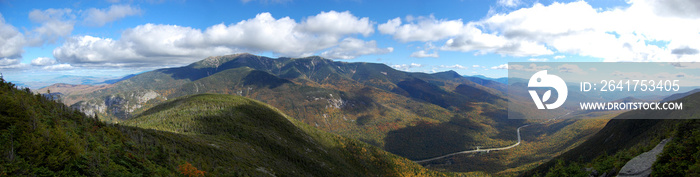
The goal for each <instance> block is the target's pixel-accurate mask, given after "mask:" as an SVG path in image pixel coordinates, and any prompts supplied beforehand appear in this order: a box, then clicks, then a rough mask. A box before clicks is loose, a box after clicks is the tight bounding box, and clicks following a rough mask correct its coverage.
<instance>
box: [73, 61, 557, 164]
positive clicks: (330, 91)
mask: <svg viewBox="0 0 700 177" xmlns="http://www.w3.org/2000/svg"><path fill="white" fill-rule="evenodd" d="M505 87H506V86H505V84H501V83H499V82H496V81H491V80H486V79H480V78H467V77H462V76H461V75H459V74H458V73H457V72H454V71H446V72H440V73H432V74H427V73H410V72H403V71H399V70H396V69H394V68H391V67H389V66H387V65H385V64H378V63H364V62H356V63H348V62H341V61H333V60H329V59H324V58H321V57H316V56H313V57H304V58H284V57H282V58H276V59H275V58H268V57H264V56H256V55H252V54H245V53H244V54H235V55H226V56H214V57H208V58H206V59H203V60H201V61H198V62H194V63H192V64H190V65H187V66H183V67H175V68H163V69H158V70H154V71H150V72H145V73H141V74H138V75H136V76H134V77H131V78H128V79H126V80H122V81H119V82H117V83H114V84H110V85H107V86H105V87H104V88H101V89H97V90H93V91H89V92H74V93H78V94H69V95H65V96H64V97H63V98H64V99H66V100H75V104H72V107H74V108H76V109H80V110H81V111H83V112H86V113H87V114H88V115H93V114H97V115H98V116H99V117H100V118H101V119H102V120H103V121H107V122H128V121H131V119H133V118H135V117H136V116H138V115H141V114H143V113H144V112H146V111H147V110H149V109H151V108H153V107H154V106H156V105H158V104H160V103H163V102H167V101H169V100H171V99H175V98H179V97H185V96H190V95H196V94H203V93H217V94H229V95H239V96H244V97H247V98H252V99H255V100H258V101H261V102H264V103H266V104H269V105H272V106H274V107H276V108H278V109H279V110H280V111H282V112H284V113H285V114H287V115H289V116H291V117H294V118H296V119H298V120H299V121H301V122H303V123H305V124H307V125H309V126H312V127H316V128H319V129H321V130H324V131H328V132H331V133H334V134H338V135H341V136H344V137H348V138H352V139H356V140H361V141H364V142H366V143H369V144H372V145H375V146H377V147H380V148H383V149H385V150H388V151H389V152H391V153H394V154H398V155H401V156H403V157H406V158H409V159H414V160H415V159H425V158H430V157H435V156H439V155H444V154H447V153H452V152H455V151H461V150H470V149H472V148H473V147H475V146H482V147H499V146H502V145H510V144H513V143H515V141H517V140H516V139H514V138H512V137H511V136H510V135H511V134H512V133H513V132H515V131H516V129H517V127H519V126H522V125H524V124H526V122H527V121H526V120H517V119H508V117H507V116H508V112H507V109H506V108H507V107H506V106H507V103H506V99H505V98H504V90H505ZM567 125H568V124H567ZM565 126H566V125H565ZM426 130H427V131H428V132H429V133H422V132H426ZM553 131H557V129H555V130H553ZM543 132H544V131H543ZM513 135H514V134H513ZM407 138H410V139H411V143H408V144H407V143H406V141H403V140H405V139H407ZM454 138H458V139H459V140H458V141H455V139H454ZM436 143H438V144H436ZM427 147H432V148H427ZM460 158H461V157H460ZM545 158H546V157H545ZM537 160H539V159H532V161H527V163H530V162H533V161H537ZM501 165H502V167H503V168H501V167H500V166H499V168H497V169H507V168H508V165H511V164H509V163H503V164H501ZM481 168H490V167H483V166H482V167H479V168H475V169H473V170H474V171H481V170H482V169H481Z"/></svg>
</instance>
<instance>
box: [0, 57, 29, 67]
mask: <svg viewBox="0 0 700 177" xmlns="http://www.w3.org/2000/svg"><path fill="white" fill-rule="evenodd" d="M25 67H27V64H24V63H20V61H19V59H9V58H2V59H0V69H18V68H25Z"/></svg>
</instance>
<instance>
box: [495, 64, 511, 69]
mask: <svg viewBox="0 0 700 177" xmlns="http://www.w3.org/2000/svg"><path fill="white" fill-rule="evenodd" d="M491 69H508V63H506V64H502V65H498V66H493V67H491Z"/></svg>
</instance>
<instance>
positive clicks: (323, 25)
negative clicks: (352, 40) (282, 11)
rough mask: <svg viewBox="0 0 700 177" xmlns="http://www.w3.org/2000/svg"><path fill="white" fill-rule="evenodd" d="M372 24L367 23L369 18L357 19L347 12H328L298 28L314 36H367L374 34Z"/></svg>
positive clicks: (310, 18)
mask: <svg viewBox="0 0 700 177" xmlns="http://www.w3.org/2000/svg"><path fill="white" fill-rule="evenodd" d="M373 24H374V22H372V21H369V18H367V17H364V18H357V17H355V16H354V15H352V14H351V13H350V12H349V11H345V12H336V11H330V12H321V13H320V14H318V15H316V16H312V17H309V18H307V19H306V21H304V22H302V23H301V24H300V25H299V28H301V30H303V31H305V32H310V33H314V34H326V35H336V36H340V35H347V34H355V33H360V34H362V35H364V36H369V35H370V34H372V33H373V32H374V25H373Z"/></svg>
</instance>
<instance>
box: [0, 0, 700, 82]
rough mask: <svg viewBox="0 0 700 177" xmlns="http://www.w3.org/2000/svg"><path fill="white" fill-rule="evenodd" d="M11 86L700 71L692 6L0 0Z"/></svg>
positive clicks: (520, 0)
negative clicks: (510, 70) (387, 72)
mask: <svg viewBox="0 0 700 177" xmlns="http://www.w3.org/2000/svg"><path fill="white" fill-rule="evenodd" d="M0 15H1V17H0V72H2V73H3V74H4V76H5V78H7V79H8V80H13V81H36V80H41V79H45V78H51V77H52V76H59V75H83V76H98V77H117V76H123V75H126V74H133V73H138V72H143V71H148V70H152V69H157V68H163V67H174V66H182V65H186V64H189V63H191V62H195V61H198V60H201V59H203V58H206V57H207V56H215V55H226V54H233V53H239V52H249V53H253V54H259V55H265V56H269V57H281V56H285V57H304V56H310V55H319V56H322V57H326V58H331V59H334V60H338V61H346V62H376V63H385V64H387V65H390V66H392V67H394V68H396V69H400V70H405V71H412V72H428V73H430V72H439V71H446V70H454V71H457V72H459V73H460V74H463V75H477V74H481V75H486V76H489V77H506V76H507V70H506V68H507V65H506V64H507V63H508V62H529V61H537V62H540V61H555V62H580V61H606V62H619V61H638V62H655V61H656V62H658V61H666V62H693V61H700V59H699V58H700V54H698V53H699V52H698V49H700V3H698V2H697V1H693V0H671V1H655V0H630V1H621V0H605V1H604V0H591V1H548V0H541V1H529V0H497V1H482V0H461V1H460V0H457V1H400V2H397V1H363V0H352V1H344V0H336V1H301V0H262V1H258V0H243V1H186V0H177V1H167V0H143V1H140V0H128V1H121V0H106V1H15V0H0Z"/></svg>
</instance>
